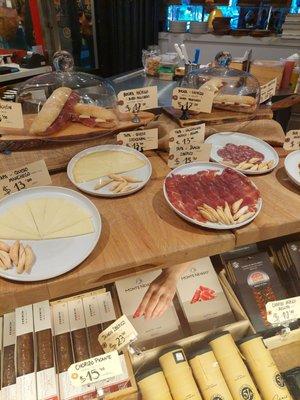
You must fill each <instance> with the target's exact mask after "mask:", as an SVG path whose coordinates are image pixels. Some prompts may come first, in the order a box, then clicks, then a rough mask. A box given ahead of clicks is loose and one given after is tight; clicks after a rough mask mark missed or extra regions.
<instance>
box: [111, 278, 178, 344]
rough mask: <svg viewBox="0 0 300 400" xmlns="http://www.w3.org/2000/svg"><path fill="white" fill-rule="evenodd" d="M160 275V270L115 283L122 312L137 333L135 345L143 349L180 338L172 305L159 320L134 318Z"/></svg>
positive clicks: (176, 317)
mask: <svg viewBox="0 0 300 400" xmlns="http://www.w3.org/2000/svg"><path fill="white" fill-rule="evenodd" d="M160 273H161V270H156V271H150V272H146V273H144V274H137V275H134V276H131V277H129V278H125V279H121V280H119V281H116V283H115V285H116V289H117V293H118V297H119V300H120V305H121V309H122V312H123V314H125V315H126V316H127V317H128V319H129V321H130V322H131V323H132V325H133V326H134V328H135V329H136V331H137V332H138V340H137V341H136V342H135V343H136V344H137V345H138V346H140V347H142V348H143V349H145V348H151V347H155V346H157V345H160V344H163V343H171V342H173V341H174V340H177V339H179V338H180V337H182V332H181V327H180V322H179V319H178V316H177V314H176V311H175V308H174V306H173V305H172V306H171V307H170V308H169V309H168V310H167V311H166V312H165V314H164V315H163V316H162V317H160V318H154V319H150V320H146V319H145V318H144V317H143V316H141V317H138V318H135V317H134V314H135V313H136V310H137V308H138V306H139V304H140V302H141V301H142V299H143V297H144V295H145V293H146V292H147V289H148V287H149V285H150V283H151V282H152V281H153V280H154V279H155V278H157V277H158V276H159V275H160Z"/></svg>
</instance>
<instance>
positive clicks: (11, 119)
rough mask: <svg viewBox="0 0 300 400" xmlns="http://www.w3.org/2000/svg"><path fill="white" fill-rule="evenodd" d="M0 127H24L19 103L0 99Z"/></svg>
mask: <svg viewBox="0 0 300 400" xmlns="http://www.w3.org/2000/svg"><path fill="white" fill-rule="evenodd" d="M0 128H13V129H23V128H24V120H23V113H22V106H21V104H20V103H13V102H12V101H2V100H0Z"/></svg>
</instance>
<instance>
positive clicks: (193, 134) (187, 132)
mask: <svg viewBox="0 0 300 400" xmlns="http://www.w3.org/2000/svg"><path fill="white" fill-rule="evenodd" d="M204 135H205V124H200V125H193V126H188V127H187V128H180V129H173V130H172V131H171V132H170V139H169V146H170V147H171V146H175V145H179V144H184V145H186V144H191V143H202V142H203V141H204Z"/></svg>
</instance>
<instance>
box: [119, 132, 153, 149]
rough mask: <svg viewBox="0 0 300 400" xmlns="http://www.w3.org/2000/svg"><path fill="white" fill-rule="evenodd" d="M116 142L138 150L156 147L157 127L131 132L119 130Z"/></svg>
mask: <svg viewBox="0 0 300 400" xmlns="http://www.w3.org/2000/svg"><path fill="white" fill-rule="evenodd" d="M117 141H118V144H121V145H123V146H128V147H132V148H133V149H135V150H138V151H145V150H153V149H157V148H158V128H154V129H144V130H139V131H132V132H120V133H119V134H118V135H117Z"/></svg>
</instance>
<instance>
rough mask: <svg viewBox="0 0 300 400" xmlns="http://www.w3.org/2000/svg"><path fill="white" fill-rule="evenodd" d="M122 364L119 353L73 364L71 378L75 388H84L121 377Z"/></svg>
mask: <svg viewBox="0 0 300 400" xmlns="http://www.w3.org/2000/svg"><path fill="white" fill-rule="evenodd" d="M122 372H123V370H122V364H121V360H120V357H119V354H118V352H117V351H112V352H111V353H106V354H101V355H99V356H97V357H94V358H90V359H88V360H85V361H80V362H78V363H75V364H72V365H71V366H70V367H69V369H68V373H69V377H70V380H71V382H72V385H73V386H84V385H88V384H91V383H95V382H99V381H102V380H104V379H110V378H113V377H115V376H118V375H121V374H122Z"/></svg>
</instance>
